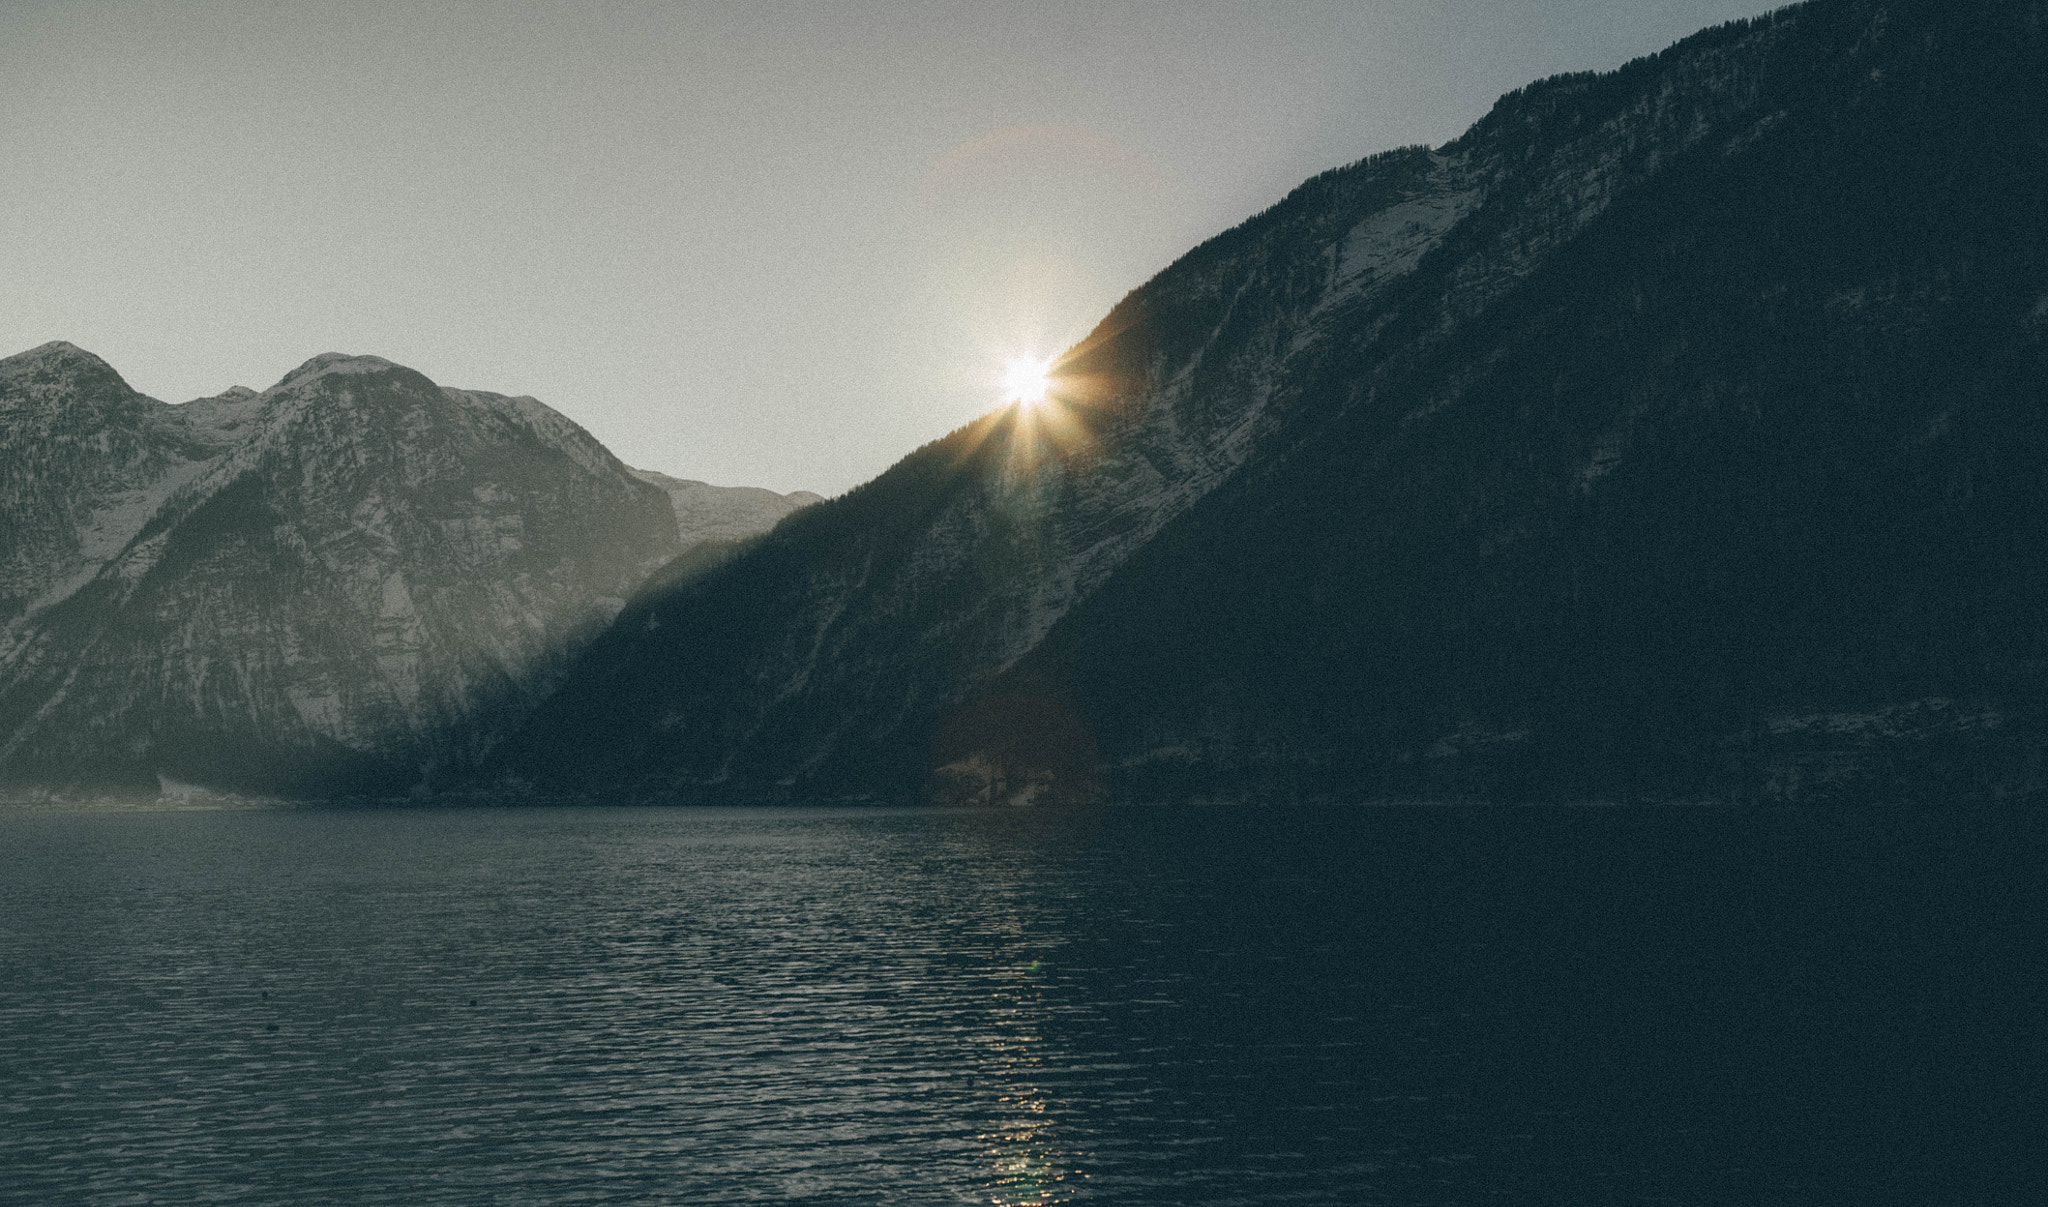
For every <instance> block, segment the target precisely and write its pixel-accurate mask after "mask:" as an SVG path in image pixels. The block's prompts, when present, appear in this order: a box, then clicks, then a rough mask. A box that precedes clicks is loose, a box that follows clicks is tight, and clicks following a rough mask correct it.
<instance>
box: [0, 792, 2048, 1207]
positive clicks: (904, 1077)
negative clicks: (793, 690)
mask: <svg viewBox="0 0 2048 1207" xmlns="http://www.w3.org/2000/svg"><path fill="white" fill-rule="evenodd" d="M2041 837H2042V835H2041V827H2040V825H2039V824H2038V823H2036V822H2033V821H2031V820H2019V819H2016V818H2013V817H1998V818H1987V817H1983V816H1969V817H1955V816H1943V815H1938V814H1911V815H1905V814H1887V815H1881V816H1871V815H1854V814H1795V813H1778V814H1754V813H1747V814H1745V813H1736V812H1731V811H1725V810H1706V809H1699V810H1691V809H1680V810H1647V809H1643V810H1638V809H1597V810H1555V809H1526V810H1513V809H1439V808H1373V809H1352V810H1322V811H1312V810H1292V809H1284V810H1270V809H1242V810H1231V809H1222V808H1183V809H1166V808H1137V807H1129V808H1107V809H1100V810H1093V811H1069V812H1045V811H1032V810H959V811H926V810H910V809H904V810H886V809H877V810H802V809H799V810H783V811H766V810H764V811H720V810H698V809H677V810H659V809H587V810H566V809H539V808H519V809H504V810H418V811H374V810H311V809H300V810H277V811H249V812H141V813H137V812H90V811H84V812H71V813H58V812H50V811H31V810H12V811H5V812H0V966H4V969H5V975H4V977H0V1201H6V1202H10V1203H11V1202H22V1203H29V1202H36V1203H109V1204H112V1203H152V1202H154V1203H200V1202H250V1203H298V1202H303V1203H312V1202H355V1203H394V1204H395V1203H408V1204H422V1203H424V1204H440V1203H446V1204H453V1203H483V1202H494V1203H534V1204H555V1203H622V1202H690V1203H727V1202H742V1201H793V1202H817V1203H925V1202H933V1203H939V1202H981V1203H991V1202H992V1203H1040V1202H1067V1201H1074V1202H1087V1201H1101V1202H1110V1201H1115V1202H1162V1203H1166V1202H1171V1203H1251V1202H1257V1203H1268V1202H1299V1203H1333V1204H1334V1203H1372V1202H1392V1203H1465V1202H1475V1201H1500V1202H1518V1201H1531V1202H1535V1201H1548V1202H1566V1201H1570V1202H1582V1203H1584V1202H1615V1203H1623V1202H1630V1203H1633V1202H1646V1201H1664V1202H1685V1203H1729V1202H1800V1203H1814V1202H1835V1201H1841V1202H1872V1201H1884V1200H1887V1199H1889V1198H1892V1197H1900V1198H1904V1199H1907V1200H1913V1199H1922V1200H1926V1201H1933V1199H1935V1198H1939V1199H1941V1200H1943V1201H1955V1202H2000V1201H2008V1200H2010V1201H2018V1199H2017V1191H2016V1189H2015V1187H2017V1186H2018V1185H2019V1184H2020V1183H2019V1181H2018V1178H2019V1176H2020V1174H2021V1172H2022V1170H2023V1167H2024V1161H2023V1159H2022V1156H2023V1154H2024V1153H2025V1152H2026V1151H2028V1142H2029V1138H2030V1137H2031V1138H2032V1139H2034V1140H2038V1134H2037V1133H2038V1126H2037V1124H2035V1123H2033V1122H2030V1120H2031V1119H2033V1118H2034V1116H2031V1115H2028V1114H2026V1113H2023V1112H2016V1111H2014V1110H2012V1109H2010V1108H2011V1107H2012V1105H2013V1104H2014V1103H2015V1102H2018V1101H2020V1100H2021V1099H2023V1098H2024V1097H2025V1096H2026V1094H2027V1093H2028V1091H2027V1087H2028V1086H2030V1085H2033V1084H2036V1083H2035V1082H2034V1081H2033V1080H2032V1078H2033V1077H2034V1076H2035V1075H2036V1074H2037V1073H2038V1072H2039V1067H2038V1066H2039V1063H2040V1060H2039V1058H2040V1054H2041V1047H2040V1044H2039V1037H2040V1034H2041V1032H2040V1028H2039V1023H2038V1015H2037V1014H2036V1013H2035V1012H2033V1011H2032V1010H2031V1009H2030V1008H2029V1007H2028V1006H2027V1003H2028V1002H2029V1001H2031V1000H2032V999H2031V997H2030V994H2032V993H2033V991H2032V990H2029V989H2028V988H2026V987H2027V986H2028V985H2037V984H2039V983H2041V981H2040V980H2039V979H2038V978H2037V974H2039V973H2040V972H2041V971H2042V969H2041V968H2040V965H2041V963H2042V962H2043V961H2042V956H2041V953H2040V951H2039V950H2038V944H2037V942H2036V939H2035V938H2034V936H2035V935H2036V934H2037V932H2038V926H2037V919H2038V918H2039V917H2040V916H2041V906H2042V905H2043V904H2044V902H2043V897H2044V895H2048V894H2044V891H2043V887H2042V877H2041V876H2040V874H2039V871H2038V868H2039V866H2040V863H2039V862H2038V861H2039V858H2040V856H2041V855H2042V853H2043V845H2044V844H2043V843H2042V841H2041ZM2035 1151H2038V1150H2037V1149H2036V1150H2035ZM1930 1196H1931V1197H1930Z"/></svg>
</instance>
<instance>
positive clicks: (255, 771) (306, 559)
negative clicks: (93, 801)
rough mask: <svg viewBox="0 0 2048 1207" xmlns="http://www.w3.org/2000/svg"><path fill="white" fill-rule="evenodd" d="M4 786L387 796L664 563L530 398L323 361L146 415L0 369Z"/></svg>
mask: <svg viewBox="0 0 2048 1207" xmlns="http://www.w3.org/2000/svg"><path fill="white" fill-rule="evenodd" d="M0 424H4V433H5V445H6V450H7V451H6V456H5V458H4V464H5V466H6V476H5V479H4V481H0V486H4V488H5V489H4V491H0V509H4V513H5V517H6V520H7V525H6V532H7V534H8V535H7V538H6V544H5V545H4V546H0V555H4V556H0V564H4V566H5V568H6V572H7V579H6V583H5V586H6V595H7V598H6V604H5V606H6V608H7V613H6V616H5V627H4V629H0V782H6V783H9V784H15V785H24V784H25V785H31V786H38V787H56V788H93V787H122V786H132V787H136V788H141V789H145V790H148V791H152V792H153V791H156V790H157V789H158V788H159V787H162V786H171V787H173V788H176V786H178V785H200V786H207V787H215V788H227V789H239V790H252V791H282V792H295V793H309V794H328V793H333V792H350V791H368V792H378V793H391V792H405V791H408V790H410V789H411V788H412V787H413V786H415V785H420V784H425V783H429V782H431V780H432V779H433V778H434V777H435V776H436V775H437V774H445V773H447V772H448V771H449V770H450V769H452V768H458V767H461V766H464V765H466V764H467V763H468V762H470V761H471V760H473V759H474V757H475V756H476V755H478V754H479V753H481V751H482V750H483V749H484V748H486V747H487V746H488V745H489V744H490V742H491V741H492V740H494V739H495V737H496V736H497V735H498V734H500V733H502V732H503V730H504V729H505V728H507V727H509V726H510V725H512V724H514V723H516V722H517V720H519V719H520V718H522V717H523V716H524V714H525V711H526V709H527V708H529V707H530V706H531V705H532V703H533V702H534V701H536V700H537V699H539V698H540V697H542V696H544V695H545V694H546V693H547V691H548V689H549V688H551V687H552V686H553V684H554V683H555V682H556V680H557V679H558V678H559V676H560V674H561V671H562V669H563V666H564V664H565V662H566V660H567V658H568V657H569V656H570V655H571V654H573V653H574V652H575V650H576V649H578V648H579V647H580V646H581V644H582V643H583V642H585V641H587V640H589V639H590V637H592V636H594V635H595V633H596V632H597V631H599V630H600V629H601V627H602V626H603V624H604V623H605V622H606V621H608V620H609V619H610V618H611V616H612V615H613V613H614V612H616V610H617V609H618V607H619V606H620V605H621V604H622V603H623V602H624V597H625V596H626V595H627V594H629V593H630V592H631V591H632V590H633V589H634V588H635V587H636V586H638V585H639V583H640V582H641V581H643V579H644V578H645V576H646V575H647V573H648V572H649V571H651V570H652V569H653V568H655V567H656V566H658V565H660V564H661V563H662V562H664V561H666V560H667V559H668V558H670V557H673V556H674V555H675V554H676V553H677V552H678V551H679V541H678V536H677V530H676V524H675V519H674V516H673V514H672V512H671V510H670V507H669V503H668V500H667V498H666V496H665V495H664V493H663V491H662V490H661V489H660V488H659V487H657V486H654V485H651V484H649V483H646V482H643V481H641V480H640V479H639V478H637V477H635V476H634V475H633V472H632V471H630V470H629V469H627V468H626V467H625V466H623V465H621V464H619V462H618V461H617V460H616V459H615V458H613V457H612V456H611V454H610V453H608V452H606V451H605V449H604V448H603V446H601V445H599V444H598V443H597V442H596V441H595V440H593V439H591V437H590V436H589V435H588V434H587V433H585V432H584V431H583V430H582V429H581V428H579V427H577V426H576V425H575V424H573V423H571V422H570V421H568V420H567V419H565V418H563V417H562V416H561V415H559V414H557V413H555V412H554V411H552V410H550V409H548V408H547V407H545V406H543V405H541V404H540V403H538V402H535V401H534V400H533V399H530V398H506V397H503V396H500V395H495V394H485V393H480V392H475V391H461V390H448V389H443V388H442V387H440V386H437V385H435V384H434V383H433V382H431V381H428V380H427V379H426V378H425V377H423V376H421V375H420V374H418V373H415V372H413V371H412V370H409V369H405V368H402V367H399V366H397V365H393V364H391V363H389V362H387V361H382V360H379V359H377V358H375V357H347V356H340V355H328V356H323V357H316V358H315V359H314V360H312V361H309V362H307V363H306V364H305V365H304V366H302V367H301V368H299V369H298V370H296V371H295V372H293V373H292V374H290V375H288V376H287V377H286V378H285V379H284V380H283V381H281V382H279V383H278V384H277V385H276V386H274V387H272V388H271V389H270V390H267V391H265V392H263V393H261V394H257V393H255V392H253V391H249V390H235V391H230V392H229V393H227V394H224V395H221V396H220V397H218V398H212V399H202V400H199V401H196V402H192V403H187V404H185V405H182V406H169V405H166V404H164V403H161V402H158V401H156V400H154V399H149V398H146V397H143V396H141V395H139V394H136V393H135V392H134V391H132V390H130V389H129V388H128V386H127V385H126V383H125V382H123V381H121V379H120V377H119V375H118V374H116V373H115V372H114V371H113V370H112V369H111V368H109V367H108V366H107V365H106V364H105V362H103V361H101V360H99V358H97V357H94V356H92V355H91V354H89V353H86V352H83V351H81V350H79V349H77V348H74V347H72V346H70V345H68V344H52V345H48V346H46V347H43V348H38V349H35V350H33V351H31V352H27V353H23V354H21V355H19V356H14V357H10V358H7V359H6V360H4V361H0Z"/></svg>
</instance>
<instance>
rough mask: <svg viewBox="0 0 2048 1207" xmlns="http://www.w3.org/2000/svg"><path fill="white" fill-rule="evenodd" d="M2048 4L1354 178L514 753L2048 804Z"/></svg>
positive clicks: (758, 579)
mask: <svg viewBox="0 0 2048 1207" xmlns="http://www.w3.org/2000/svg"><path fill="white" fill-rule="evenodd" d="M2044 24H2048V18H2044V6H2043V5H2042V4H2041V3H2039V2H2036V0H1985V2H1983V3H1975V4H1970V5H1956V4H1946V3H1931V2H1925V0H1891V2H1880V0H1819V2H1817V3H1813V4H1808V5H1804V6H1800V7H1798V8H1795V9H1790V10H1785V11H1783V12H1780V13H1778V14H1776V15H1774V16H1770V17H1765V18H1760V19H1758V20H1755V21H1751V22H1745V23H1740V24H1737V25H1734V26H1729V27H1725V28H1722V29H1718V30H1713V31H1709V32H1707V33H1704V34H1701V35H1699V36H1697V37H1694V38H1692V39H1689V40H1687V41H1686V42H1683V43H1681V44H1679V45H1678V46H1676V47H1673V48H1672V49H1671V50H1669V51H1666V52H1664V53H1663V54H1661V55H1658V56H1656V57H1654V58H1651V59H1646V60H1642V61H1639V62H1637V63H1634V64H1631V65H1630V66H1628V67H1627V68H1624V69H1623V70H1621V71H1619V72H1616V73H1612V74H1608V75H1600V76H1591V75H1588V76H1573V77H1562V78H1559V79H1554V80H1549V81H1545V82H1543V83H1540V84H1537V85H1533V86H1531V87H1530V88H1527V89H1525V90H1523V91H1521V92H1518V93H1516V94H1513V95H1510V96H1509V97H1506V98H1504V99H1503V100H1502V101H1501V103H1500V104H1499V105H1498V106H1497V107H1496V108H1495V110H1494V112H1493V113H1491V114H1490V115H1489V116H1488V117H1487V118H1486V119H1484V120H1483V121H1481V122H1480V123H1479V124H1478V125H1477V126H1475V127H1474V128H1473V129H1472V131H1470V132H1469V133H1468V134H1466V135H1465V136H1464V137H1463V138H1461V139H1459V140H1458V141H1457V142H1455V143H1452V144H1449V145H1448V146H1445V147H1443V148H1439V149H1438V150H1436V151H1426V150H1420V149H1416V150H1410V151H1403V152H1395V153H1392V154H1390V155H1385V156H1380V157H1377V158H1375V159H1372V160H1368V161H1365V162H1364V163H1361V164H1359V165H1356V166H1353V167H1351V168H1346V169H1343V170H1340V171H1336V172H1332V173H1328V174H1326V175H1324V176H1322V177H1319V178H1317V179H1316V180H1313V181H1311V182H1309V183H1308V184H1306V185H1304V186H1302V188H1300V189H1299V190H1297V191H1296V192H1295V193H1294V194H1292V195H1291V196H1290V197H1289V198H1288V199H1287V200H1286V201H1284V202H1282V203H1281V204H1280V205H1278V206H1276V207H1274V209H1272V210H1270V211H1268V212H1267V213H1265V214H1263V215H1260V216H1259V217H1258V218H1255V219H1253V220H1252V221H1250V222H1248V223H1246V224H1245V225H1244V226H1242V227H1240V228H1238V229H1236V230H1234V231H1231V232H1229V233H1228V234H1225V235H1223V236H1220V237H1218V238H1217V239H1214V240H1212V241H1210V242H1209V243H1207V244H1205V245H1203V246H1202V247H1200V248H1197V249H1196V250H1195V251H1193V252H1191V253H1190V254H1189V255H1188V256H1186V257H1185V258H1183V259H1182V260H1181V261H1180V262H1178V263H1176V264H1175V265H1174V266H1173V267H1171V268H1169V269H1168V270H1167V271H1166V272H1164V273H1162V274H1161V275H1160V276H1159V277H1158V278H1157V279H1155V280H1154V281H1152V282H1150V283H1148V284H1147V285H1146V286H1145V287H1144V288H1143V289H1141V290H1139V291H1137V292H1136V293H1134V294H1133V295H1132V296H1131V297H1130V298H1129V299H1127V300H1126V301H1125V302H1124V303H1123V304H1122V305H1121V306H1119V307H1118V309H1117V310H1116V311H1115V312H1113V313H1112V314H1111V316H1110V317H1109V318H1108V319H1107V320H1106V321H1105V322H1104V324H1103V325H1102V327H1101V328H1100V329H1099V330H1098V331H1097V332H1096V333H1095V334H1094V335H1093V336H1091V337H1090V339H1089V340H1087V341H1086V342H1084V343H1083V344H1082V345H1081V346H1080V347H1079V348H1077V349H1076V350H1075V351H1074V352H1073V353H1072V354H1070V356H1069V357H1068V358H1067V359H1066V360H1065V361H1064V362H1063V363H1062V366H1061V373H1062V375H1063V379H1064V381H1065V383H1066V390H1065V397H1064V398H1063V399H1062V400H1061V401H1060V402H1059V403H1058V404H1057V405H1056V406H1054V407H1053V408H1051V409H1050V410H1049V411H1046V412H1043V413H1040V414H1038V415H1036V416H1034V415H1032V414H1030V413H1026V412H1023V411H1020V410H1011V411H1006V412H1003V413H999V414H996V415H993V416H990V417H989V418H987V419H985V420H983V421H981V422H980V423H978V424H976V425H974V426H972V427H970V428H968V429H964V430H963V431H961V432H958V433H955V434H954V435H953V436H951V437H948V438H947V439H946V440H944V441H941V442H939V443H937V444H934V445H932V446H928V447H927V448H925V449H922V450H919V451H918V452H917V453H916V454H913V455H912V456H911V457H910V458H908V459H906V460H905V461H904V462H903V463H901V464H900V465H898V466H897V467H896V468H894V469H892V470H891V471H889V472H888V473H887V474H885V475H883V476H882V477H881V478H879V479H877V480H876V481H875V482H873V483H870V484H869V485H868V486H866V487H863V488H862V489H860V490H858V491H856V492H854V493H853V494H851V495H849V496H848V497H846V498H844V499H841V500H838V501H835V502H834V503H831V504H827V505H823V506H820V507H817V508H813V509H811V510H809V511H807V512H805V513H804V514H803V515H801V516H799V517H796V518H795V519H793V520H792V521H790V522H789V523H787V524H784V525H783V526H782V527H781V528H780V529H778V530H777V532H776V533H775V534H774V535H773V536H772V537H771V538H769V539H768V540H767V541H766V542H765V543H763V544H762V545H761V546H760V547H758V548H756V549H753V550H751V551H750V552H748V553H746V554H745V555H743V556H741V557H739V558H737V559H735V560H734V561H733V562H732V563H731V564H729V565H727V566H726V567H724V568H723V569H721V570H720V571H719V572H718V573H716V574H712V575H709V576H706V577H704V578H702V579H700V580H698V581H695V582H693V583H690V584H687V585H683V586H680V587H677V588H675V589H672V590H667V591H652V592H649V593H648V594H646V595H645V596H643V597H642V599H641V600H640V601H639V602H638V603H636V604H635V605H634V606H632V607H631V608H629V609H628V611H627V612H626V613H625V614H624V615H622V617H621V619H620V622H619V623H618V624H617V625H616V626H615V627H614V629H613V630H612V631H611V632H610V633H609V634H607V636H606V637H605V638H604V639H603V640H602V641H601V642H599V643H598V645H597V646H595V647H594V648H593V649H592V651H591V652H590V654H589V655H588V656H587V657H586V658H585V659H584V661H583V663H582V664H581V665H580V666H579V668H578V670H577V671H576V673H575V675H574V676H573V677H572V679H571V681H570V682H569V684H568V685H567V686H566V687H565V688H564V690H563V691H562V692H561V693H560V694H559V695H558V696H557V697H556V698H555V699H554V700H553V701H551V702H550V704H549V705H548V706H547V707H546V708H545V709H544V710H543V711H542V712H541V714H539V716H537V718H536V719H535V721H534V723H533V724H532V725H531V726H530V727H529V728H528V730H527V731H526V732H525V733H524V734H523V735H522V736H521V737H520V738H519V739H518V740H517V741H516V742H515V743H513V744H512V745H511V746H510V747H508V752H509V757H508V759H507V760H506V761H505V763H504V765H503V770H505V771H507V772H509V773H511V774H513V775H516V776H518V777H521V778H524V779H528V780H534V781H538V782H541V783H544V784H549V785H554V786H560V787H568V788H576V787H593V786H600V785H612V786H618V785H633V786H638V787H640V788H642V789H646V790H659V791H665V792H682V793H685V794H688V793H722V794H728V795H730V794H737V793H771V794H772V793H775V792H778V791H782V792H849V793H861V792H888V791H901V790H911V789H917V788H922V787H925V786H927V785H930V784H932V783H934V782H938V783H940V784H941V785H952V786H954V787H956V788H958V787H965V788H967V789H970V790H972V789H975V788H985V789H987V790H997V791H999V790H1003V789H1005V788H1013V787H1016V786H1018V785H1028V784H1031V783H1034V782H1039V783H1043V782H1045V781H1048V780H1061V781H1066V782H1073V781H1086V780H1087V779H1089V778H1090V776H1091V774H1107V775H1109V776H1110V777H1112V779H1113V780H1115V781H1120V782H1121V783H1123V784H1124V785H1125V786H1126V787H1127V788H1130V789H1133V790H1146V789H1151V790H1158V791H1175V792H1187V791H1203V790H1210V789H1216V788H1222V787H1228V786H1233V785H1254V784H1257V785H1269V786H1275V787H1283V788H1288V789H1292V790H1301V791H1311V792H1317V793H1335V794H1358V793H1367V792H1373V793H1377V792H1405V791H1432V792H1434V791H1469V792H1477V793H1485V794H1493V795H1527V794H1531V793H1538V794H1541V793H1565V794H1600V793H1608V792H1653V793H1654V792H1717V793H1721V792H1727V793H1736V794H1743V793H1753V792H1783V793H1795V794H1796V793H1811V792H1814V791H1823V790H1837V789H1841V788H1843V787H1844V786H1846V785H1849V784H1851V783H1852V782H1853V781H1855V780H1856V779H1857V778H1858V777H1863V778H1866V779H1868V778H1871V777H1877V778H1881V779H1883V780H1885V781H1887V782H1889V783H1891V784H1892V785H1894V786H1900V785H1906V786H1910V785H1913V784H1920V785H1922V786H1926V787H1930V790H1939V791H1953V790H1961V789H1987V790H2008V789H2012V788H2024V787H2028V786H2031V785H2034V784H2036V783H2037V782H2038V778H2039V772H2038V747H2039V740H2038V738H2039V735H2040V734H2041V733H2042V732H2043V728H2042V718H2041V715H2040V713H2039V706H2038V701H2039V698H2040V694H2041V688H2042V686H2043V683H2044V681H2043V671H2044V668H2048V648H2044V638H2048V634H2044V633H2043V622H2042V619H2041V617H2042V615H2043V612H2042V604H2043V602H2044V600H2048V595H2044V588H2048V507H2044V504H2048V480H2044V467H2048V456H2044V454H2048V412H2044V407H2048V360H2044V355H2048V354H2044V342H2043V341H2044V335H2048V247H2044V235H2048V212H2044V206H2048V106H2044V105H2043V104H2042V103H2041V98H2042V97H2044V96H2048V78H2044V64H2048V43H2044V37H2048V35H2044ZM935 772H936V773H937V780H936V781H934V778H933V777H934V773H935ZM1916 777H1917V778H1916ZM1915 790H1917V789H1915Z"/></svg>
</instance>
